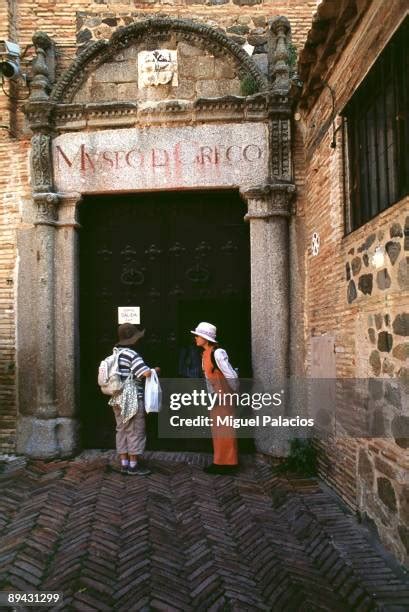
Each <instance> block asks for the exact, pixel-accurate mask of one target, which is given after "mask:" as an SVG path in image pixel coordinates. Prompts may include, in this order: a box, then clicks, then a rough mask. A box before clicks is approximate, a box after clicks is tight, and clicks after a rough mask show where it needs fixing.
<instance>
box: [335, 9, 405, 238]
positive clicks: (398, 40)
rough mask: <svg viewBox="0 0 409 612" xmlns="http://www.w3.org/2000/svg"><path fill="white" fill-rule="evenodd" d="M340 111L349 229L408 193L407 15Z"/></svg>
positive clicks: (370, 217) (347, 224)
mask: <svg viewBox="0 0 409 612" xmlns="http://www.w3.org/2000/svg"><path fill="white" fill-rule="evenodd" d="M342 115H343V117H344V135H345V136H346V141H345V142H346V143H347V149H348V152H347V155H346V156H345V157H346V159H345V162H346V166H347V168H346V172H345V177H346V194H347V196H349V197H347V200H348V205H347V207H346V224H345V225H346V231H347V232H350V231H352V230H354V229H356V228H358V227H360V226H361V225H363V224H364V223H366V222H367V221H369V219H372V218H373V217H375V215H377V214H378V213H380V212H381V211H382V210H385V209H386V208H388V207H389V206H392V204H395V203H396V202H398V201H399V200H400V199H401V198H403V197H404V196H405V195H407V194H408V193H409V151H408V145H409V117H408V115H409V18H406V19H405V21H404V22H403V24H402V25H401V26H400V27H399V29H398V31H397V32H396V33H395V34H394V36H393V37H392V39H391V40H390V42H389V43H388V44H387V45H386V47H385V49H384V50H383V52H382V53H381V55H380V57H379V58H378V59H377V61H376V62H375V64H374V65H373V67H372V68H371V69H370V71H369V73H368V75H367V76H366V78H365V79H364V81H363V82H362V84H361V85H360V86H359V88H358V89H357V90H356V92H355V93H354V95H353V96H352V98H351V100H350V101H349V102H348V104H347V106H346V107H345V109H344V111H343V113H342Z"/></svg>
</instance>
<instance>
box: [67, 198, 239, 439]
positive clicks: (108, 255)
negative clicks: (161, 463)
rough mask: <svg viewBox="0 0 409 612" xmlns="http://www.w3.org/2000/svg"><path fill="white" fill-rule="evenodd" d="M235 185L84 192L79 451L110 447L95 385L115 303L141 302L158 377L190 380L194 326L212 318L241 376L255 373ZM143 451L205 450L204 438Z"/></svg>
mask: <svg viewBox="0 0 409 612" xmlns="http://www.w3.org/2000/svg"><path fill="white" fill-rule="evenodd" d="M246 210H247V208H246V206H245V204H244V203H243V201H242V199H241V198H240V196H239V194H238V192H237V191H232V190H222V191H212V190H211V191H192V192H180V191H172V192H153V193H148V192H146V193H138V194H127V195H115V196H106V195H105V196H87V197H85V198H84V200H83V202H82V203H81V205H80V207H79V214H80V218H79V220H80V224H81V227H82V230H81V233H80V347H81V356H80V361H81V368H80V371H81V398H80V415H81V430H82V435H81V438H82V441H81V445H82V447H84V448H113V447H114V422H113V418H112V414H111V410H110V409H109V408H108V407H107V405H106V404H107V399H106V398H105V397H104V396H102V395H101V393H100V391H99V389H98V387H97V385H96V374H95V373H96V370H97V367H98V364H99V361H100V360H101V359H102V358H103V357H105V356H106V355H107V354H109V353H110V352H111V350H112V346H113V344H114V343H115V341H116V328H117V308H118V306H140V308H141V323H142V324H143V325H144V326H145V327H146V329H147V333H146V337H145V338H144V339H143V341H142V343H141V345H140V351H141V353H142V354H143V356H144V358H145V360H146V362H147V363H148V364H149V365H160V366H161V368H162V375H163V376H164V377H168V378H170V377H180V376H182V377H183V376H187V375H188V372H187V365H188V364H187V361H189V351H190V350H191V348H192V347H193V343H192V336H191V334H190V333H189V330H190V329H193V327H194V326H195V325H196V324H197V323H198V322H199V321H201V320H210V321H212V322H214V323H215V324H216V325H217V326H218V329H219V330H220V334H219V338H220V341H221V343H222V345H223V346H224V347H226V348H227V349H228V351H229V354H230V356H231V360H232V363H233V364H234V365H235V366H237V367H238V368H239V370H240V375H241V376H251V348H250V253H249V249H250V246H249V226H248V224H247V223H245V222H244V221H243V217H244V215H245V213H246ZM156 431H157V429H156V422H155V419H154V418H150V421H149V423H148V436H149V440H148V447H150V448H155V449H172V450H176V449H178V450H210V444H209V442H208V441H205V443H204V441H201V440H191V441H186V440H183V441H175V440H172V441H170V440H160V439H158V437H157V433H156Z"/></svg>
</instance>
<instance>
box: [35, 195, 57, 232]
mask: <svg viewBox="0 0 409 612" xmlns="http://www.w3.org/2000/svg"><path fill="white" fill-rule="evenodd" d="M33 199H34V202H35V203H36V204H37V218H36V221H35V224H34V225H56V222H57V204H58V202H59V197H58V195H57V194H56V193H52V192H46V193H35V194H34V195H33Z"/></svg>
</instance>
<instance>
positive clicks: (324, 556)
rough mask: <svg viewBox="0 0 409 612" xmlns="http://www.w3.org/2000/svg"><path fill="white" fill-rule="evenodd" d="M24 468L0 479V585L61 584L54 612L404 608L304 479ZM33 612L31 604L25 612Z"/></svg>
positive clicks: (84, 461) (249, 468)
mask: <svg viewBox="0 0 409 612" xmlns="http://www.w3.org/2000/svg"><path fill="white" fill-rule="evenodd" d="M111 457H112V455H111V454H109V453H102V454H101V453H100V454H98V453H90V454H88V455H87V454H85V457H84V455H83V456H82V457H80V458H77V459H76V460H72V461H55V462H48V463H44V462H30V463H29V464H28V465H27V466H26V467H23V468H21V467H20V468H19V470H18V471H17V472H14V473H13V472H10V473H9V474H7V473H6V474H3V475H2V476H1V478H0V534H1V544H0V590H2V589H3V590H5V589H11V588H14V589H18V590H25V589H33V588H34V589H38V590H59V591H62V592H63V593H64V594H65V600H64V604H63V605H62V606H60V607H59V608H55V607H54V608H53V609H61V610H84V611H85V610H98V611H105V610H107V611H108V610H121V611H122V610H123V611H127V612H128V611H130V612H131V611H139V610H143V611H151V610H164V611H173V610H187V611H191V610H192V611H195V610H198V611H202V610H203V611H207V610H211V611H213V610H214V611H216V610H220V611H221V610H223V611H227V610H234V611H239V610H249V611H250V610H251V611H255V610H266V611H268V610H274V611H275V610H277V611H280V610H283V611H284V610H291V611H292V610H302V611H311V612H312V611H314V612H315V611H318V610H330V611H331V612H336V611H338V610H340V611H341V610H342V611H349V610H356V611H361V610H362V611H364V610H391V611H398V610H409V579H408V578H407V577H405V574H403V573H402V572H400V571H399V569H398V567H397V566H395V565H394V563H393V562H392V561H391V559H390V558H389V556H388V555H386V554H385V553H384V551H383V550H382V548H381V547H380V545H379V544H377V542H376V541H375V540H374V539H373V538H371V537H369V535H368V532H367V531H366V530H365V529H364V528H363V527H362V526H360V525H359V524H358V523H357V521H356V519H355V518H354V517H353V516H352V515H351V514H350V513H349V511H348V510H347V509H346V508H345V507H343V506H342V505H341V504H340V503H339V501H338V500H337V499H336V498H335V496H333V495H332V494H330V493H329V492H328V491H327V490H326V489H324V488H323V487H322V486H320V484H319V483H318V482H317V481H315V480H313V479H309V480H305V479H301V478H295V477H288V478H285V477H278V476H277V475H276V474H275V473H274V469H273V468H271V467H270V466H268V465H266V464H263V463H256V462H255V461H254V460H253V459H249V460H248V461H247V464H246V466H245V467H244V468H243V469H242V471H241V472H240V473H239V474H238V475H237V476H235V477H228V476H209V475H206V474H204V473H203V472H202V470H201V467H202V466H203V465H204V464H205V463H206V462H207V461H209V458H208V457H206V456H205V455H195V454H187V453H185V454H183V455H177V454H168V453H149V454H148V461H149V464H150V465H151V467H152V470H153V473H152V475H151V476H149V477H136V476H122V475H121V474H119V473H118V472H116V471H113V470H112V467H110V461H111ZM27 609H33V608H27Z"/></svg>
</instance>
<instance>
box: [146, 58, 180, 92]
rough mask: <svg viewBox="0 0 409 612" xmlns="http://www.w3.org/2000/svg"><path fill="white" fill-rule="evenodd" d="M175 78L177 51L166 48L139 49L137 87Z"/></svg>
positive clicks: (176, 81)
mask: <svg viewBox="0 0 409 612" xmlns="http://www.w3.org/2000/svg"><path fill="white" fill-rule="evenodd" d="M170 82H172V85H173V86H176V85H177V84H178V80H177V52H176V51H170V50H168V49H155V51H141V52H140V53H138V87H139V88H141V87H146V86H148V85H165V84H166V83H170Z"/></svg>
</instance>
